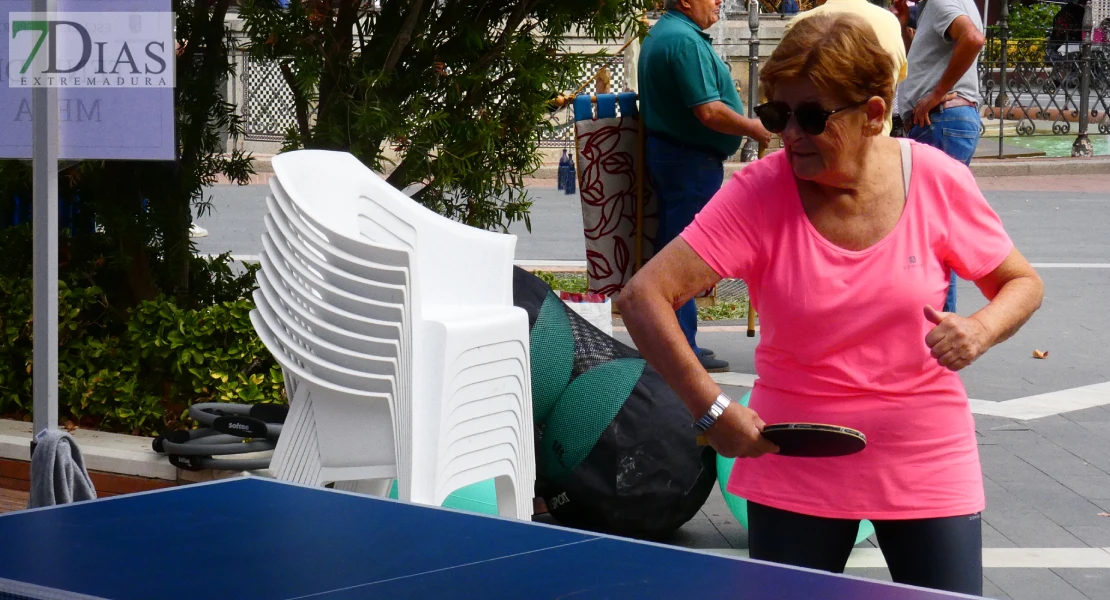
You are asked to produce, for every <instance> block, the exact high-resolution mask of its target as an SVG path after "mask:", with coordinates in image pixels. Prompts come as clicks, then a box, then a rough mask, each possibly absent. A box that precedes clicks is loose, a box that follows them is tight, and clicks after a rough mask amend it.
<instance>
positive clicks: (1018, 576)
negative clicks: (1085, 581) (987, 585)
mask: <svg viewBox="0 0 1110 600" xmlns="http://www.w3.org/2000/svg"><path fill="white" fill-rule="evenodd" d="M985 575H986V576H987V579H989V580H990V582H991V583H993V584H994V585H995V586H997V587H998V589H1000V590H1002V592H1003V593H1005V594H1006V595H1008V596H1009V597H1010V598H1012V599H1013V600H1090V597H1089V596H1087V595H1085V594H1083V593H1082V592H1080V591H1079V590H1078V589H1076V588H1075V587H1074V586H1072V584H1070V583H1068V582H1067V581H1066V580H1065V579H1064V578H1063V577H1060V576H1059V575H1057V574H1056V573H1054V572H1052V570H1050V569H985Z"/></svg>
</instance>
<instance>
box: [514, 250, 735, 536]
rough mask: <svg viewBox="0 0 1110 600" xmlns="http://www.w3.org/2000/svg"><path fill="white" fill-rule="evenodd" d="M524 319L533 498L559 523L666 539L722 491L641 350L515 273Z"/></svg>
mask: <svg viewBox="0 0 1110 600" xmlns="http://www.w3.org/2000/svg"><path fill="white" fill-rule="evenodd" d="M513 294H514V301H515V304H516V305H517V306H519V307H521V308H524V309H525V310H526V311H527V312H528V320H529V326H530V330H531V339H530V343H531V360H532V404H533V416H534V419H535V431H536V493H537V494H538V495H539V496H540V497H542V498H543V499H544V501H545V502H546V504H547V508H548V511H549V512H550V513H551V515H552V517H554V519H555V520H556V521H558V522H559V523H560V524H563V525H566V526H569V527H575V528H579V529H587V530H591V531H598V532H603V533H610V534H614V535H621V536H627V537H636V538H642V539H656V540H657V539H661V538H665V537H666V536H668V535H669V534H671V533H673V532H674V531H675V530H677V529H678V528H680V527H681V526H682V525H683V524H685V523H686V522H687V521H689V520H690V519H691V518H693V517H694V515H696V514H697V512H698V511H699V510H700V509H701V507H702V505H703V504H704V503H705V500H706V498H708V497H709V493H710V492H711V491H712V489H713V486H714V485H716V479H717V472H716V455H715V453H714V452H713V450H712V449H711V448H708V447H702V446H699V445H698V443H697V432H696V430H695V429H694V426H693V423H692V421H691V418H690V413H689V411H688V410H687V409H686V407H685V406H684V405H683V403H682V401H681V400H679V398H678V395H677V394H675V392H674V391H673V390H672V389H671V388H670V387H669V386H668V385H667V384H666V383H665V382H664V381H663V379H662V377H660V376H659V374H658V373H657V372H656V371H655V370H654V369H652V368H651V366H649V365H648V364H647V362H646V361H644V359H643V358H642V357H641V356H640V354H639V353H638V352H636V351H635V350H633V349H632V348H629V347H628V346H626V345H624V344H622V343H620V342H619V341H617V340H615V339H613V338H612V337H610V336H608V335H606V334H605V333H603V332H602V331H600V330H599V329H597V328H596V327H594V326H593V325H591V324H590V323H589V322H587V321H586V320H585V319H583V318H581V317H579V316H578V314H576V313H575V312H574V311H573V310H571V309H569V308H568V307H567V306H566V305H565V304H564V303H563V302H562V300H560V299H559V298H558V297H557V296H555V294H554V293H552V290H551V288H550V287H549V286H548V285H547V284H546V283H544V282H543V280H541V279H539V278H538V277H536V276H534V275H532V274H531V273H528V272H527V271H524V270H523V269H519V268H518V269H516V271H515V276H514V281H513Z"/></svg>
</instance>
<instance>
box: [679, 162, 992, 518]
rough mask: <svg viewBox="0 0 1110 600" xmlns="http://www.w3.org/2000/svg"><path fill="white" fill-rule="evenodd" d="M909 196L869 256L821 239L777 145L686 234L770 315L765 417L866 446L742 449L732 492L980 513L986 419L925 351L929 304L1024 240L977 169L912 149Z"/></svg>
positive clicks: (780, 503) (870, 514)
mask: <svg viewBox="0 0 1110 600" xmlns="http://www.w3.org/2000/svg"><path fill="white" fill-rule="evenodd" d="M912 148H913V171H912V175H911V179H910V190H909V197H908V199H907V201H906V207H905V209H904V211H903V213H902V216H901V218H900V219H899V221H898V224H897V225H896V226H895V228H894V230H893V231H891V232H890V233H889V234H888V235H887V236H886V237H884V238H883V239H882V240H880V241H879V242H878V243H876V244H875V245H873V246H871V247H870V248H867V249H866V250H862V251H858V252H857V251H851V250H845V249H843V248H840V247H838V246H835V245H833V244H832V243H831V242H829V241H828V240H826V239H825V238H823V237H822V236H821V234H820V233H818V232H817V230H816V229H815V228H814V227H813V224H812V223H811V222H810V221H809V218H808V217H807V216H806V214H805V211H804V210H803V208H802V204H801V199H800V197H799V196H798V188H797V185H796V183H795V180H794V175H793V173H792V171H791V169H790V163H789V161H788V159H787V158H786V155H785V154H784V153H782V152H778V153H775V154H772V155H770V156H768V157H766V158H764V159H763V160H761V161H759V162H757V163H755V164H752V165H750V166H748V167H747V168H745V169H744V170H742V171H740V172H738V173H737V174H736V175H734V176H733V177H732V179H731V180H730V181H728V182H727V183H725V185H724V186H723V187H722V188H721V190H720V191H719V192H718V193H717V195H716V196H714V198H713V200H712V201H710V203H709V204H708V205H707V206H706V207H705V209H704V210H702V211H701V213H699V214H698V216H697V218H696V219H695V220H694V223H693V224H692V225H690V227H689V228H687V229H686V230H685V231H684V232H683V233H682V238H683V239H684V240H686V242H687V243H689V244H690V246H691V247H693V249H694V251H695V252H697V254H698V255H699V256H700V257H701V258H702V259H703V260H705V262H706V263H708V264H709V266H710V267H712V268H713V269H714V270H715V271H716V272H717V273H718V274H719V275H721V276H722V277H729V278H737V279H743V280H744V281H746V282H747V284H748V289H749V290H750V293H751V298H752V304H753V305H754V307H755V308H756V310H757V311H758V312H759V318H760V340H759V346H758V347H757V348H756V351H755V366H756V372H757V374H758V375H759V379H758V380H757V381H756V383H755V388H754V389H753V391H752V397H751V405H750V406H751V408H752V409H754V410H755V411H756V412H757V413H759V416H760V417H761V418H762V419H763V420H764V421H765V422H767V423H777V422H785V421H802V422H812V423H829V424H836V425H843V426H847V427H852V428H855V429H858V430H860V431H862V432H863V433H864V435H866V436H867V448H866V449H864V450H863V451H862V452H860V453H858V454H855V455H852V456H846V457H838V458H789V457H783V456H775V455H766V456H763V457H761V458H757V459H741V460H737V461H736V464H735V466H734V467H733V471H732V478H731V479H730V480H729V483H728V490H729V491H730V492H732V493H734V494H736V495H738V496H740V497H742V498H747V499H749V500H752V501H755V502H759V503H760V504H765V505H767V506H772V507H775V508H780V509H784V510H790V511H794V512H799V513H804V514H809V515H815V516H820V517H831V518H844V519H876V520H883V519H924V518H933V517H945V516H956V515H965V514H971V513H976V512H979V511H981V510H983V508H984V503H985V502H984V498H983V481H982V471H981V469H980V466H979V453H978V449H977V447H976V439H975V422H974V420H973V419H972V416H971V411H970V408H969V406H968V399H967V391H966V390H965V389H964V386H963V382H962V381H961V380H960V377H959V375H957V374H956V373H953V372H951V371H949V370H947V369H945V368H943V367H941V366H940V365H939V364H938V363H937V361H936V360H935V359H933V358H932V357H931V356H930V354H929V348H928V346H926V344H925V335H926V334H927V333H928V332H929V330H930V329H932V325H931V324H930V323H929V322H928V321H927V320H926V319H925V316H924V313H923V308H924V306H925V305H926V304H930V305H932V306H933V307H935V308H937V309H938V310H939V309H940V308H941V307H942V305H943V304H944V296H945V291H946V289H947V287H948V275H949V270H950V269H951V270H955V272H956V273H957V274H958V275H959V276H960V277H962V278H964V279H969V280H976V279H979V278H981V277H983V276H985V275H987V274H988V273H990V272H991V271H993V270H994V269H995V268H997V267H998V265H999V264H1001V263H1002V261H1003V260H1004V259H1005V258H1006V256H1007V255H1008V254H1009V253H1010V250H1011V249H1012V248H1013V243H1012V242H1011V241H1010V238H1009V236H1008V235H1007V234H1006V232H1005V230H1003V228H1002V222H1001V220H1000V219H999V218H998V215H997V214H996V213H995V212H994V211H993V210H992V209H991V207H990V206H989V205H988V204H987V201H986V199H984V198H983V195H982V194H981V193H980V192H979V188H978V186H977V185H976V183H975V179H974V178H973V177H972V175H971V172H970V171H969V170H968V169H967V168H966V167H964V166H963V165H962V164H960V163H958V162H956V161H955V160H953V159H951V158H949V157H948V156H946V155H945V154H944V153H942V152H941V151H939V150H937V149H935V148H932V147H929V146H926V145H922V144H913V146H912Z"/></svg>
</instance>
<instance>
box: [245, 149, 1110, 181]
mask: <svg viewBox="0 0 1110 600" xmlns="http://www.w3.org/2000/svg"><path fill="white" fill-rule="evenodd" d="M272 158H273V156H272V155H269V154H262V155H255V156H254V172H255V173H256V174H259V175H268V174H272V173H273V172H274V168H273V165H272V164H271V163H270V161H271V159H272ZM746 164H747V163H738V162H727V163H725V177H726V178H727V177H731V176H732V174H733V173H735V172H737V171H739V170H741V169H743V168H744V167H745V166H746ZM971 172H972V174H974V175H975V176H976V177H1017V176H1025V177H1028V176H1047V175H1108V174H1110V157H1105V156H1100V157H1096V158H989V157H979V158H975V159H974V160H973V161H972V162H971ZM558 176H559V166H558V165H543V166H541V167H540V168H539V169H537V170H536V172H535V173H532V174H531V175H529V176H528V177H529V178H531V179H552V180H554V179H558Z"/></svg>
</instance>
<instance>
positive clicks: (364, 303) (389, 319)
mask: <svg viewBox="0 0 1110 600" xmlns="http://www.w3.org/2000/svg"><path fill="white" fill-rule="evenodd" d="M281 246H282V245H280V244H277V243H275V242H274V241H273V240H272V239H271V238H270V235H269V234H267V233H264V234H262V248H263V252H265V254H266V255H267V256H268V257H269V258H270V260H271V264H273V265H274V267H275V269H276V271H277V273H278V274H279V275H280V276H281V278H282V279H283V280H285V281H287V282H289V283H290V284H293V285H300V286H301V287H302V288H304V289H305V291H306V292H308V293H310V294H312V295H314V296H316V297H317V298H320V299H321V300H322V301H323V302H325V303H327V304H330V305H331V306H333V307H335V308H338V309H341V310H345V311H347V312H349V313H352V314H356V315H360V316H363V317H367V318H371V319H377V320H379V321H382V322H386V323H396V324H397V325H402V324H403V323H404V322H405V311H404V308H403V306H402V305H400V304H396V303H384V302H377V301H375V300H369V299H367V298H363V297H360V296H356V295H355V294H352V293H350V292H347V291H344V290H341V289H339V288H337V287H335V286H334V285H331V284H330V283H327V282H326V281H324V280H323V279H320V277H318V276H317V275H316V274H314V273H312V272H311V271H310V270H309V269H308V268H307V267H305V266H304V265H303V264H302V263H301V262H300V261H299V260H297V259H296V258H295V257H292V256H289V254H290V252H289V250H288V248H286V249H285V251H282V247H281Z"/></svg>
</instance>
